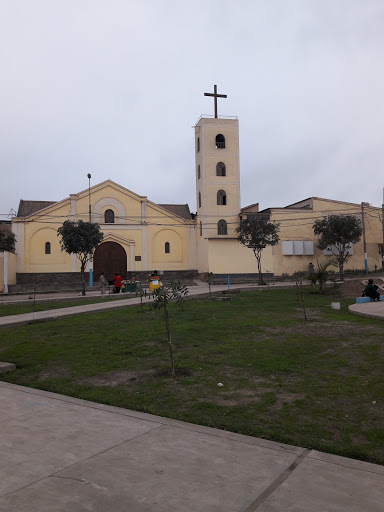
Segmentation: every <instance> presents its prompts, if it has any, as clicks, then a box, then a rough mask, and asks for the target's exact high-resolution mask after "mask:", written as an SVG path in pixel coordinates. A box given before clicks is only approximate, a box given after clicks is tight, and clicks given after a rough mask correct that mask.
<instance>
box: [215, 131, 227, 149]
mask: <svg viewBox="0 0 384 512" xmlns="http://www.w3.org/2000/svg"><path fill="white" fill-rule="evenodd" d="M216 148H217V149H224V148H225V138H224V135H222V134H221V133H219V134H218V135H216Z"/></svg>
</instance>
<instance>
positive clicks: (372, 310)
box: [348, 301, 384, 510]
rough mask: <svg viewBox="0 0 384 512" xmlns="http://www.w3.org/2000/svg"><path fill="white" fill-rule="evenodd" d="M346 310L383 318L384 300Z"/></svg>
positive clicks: (350, 307) (357, 305)
mask: <svg viewBox="0 0 384 512" xmlns="http://www.w3.org/2000/svg"><path fill="white" fill-rule="evenodd" d="M348 311H349V312H350V313H352V314H353V315H358V316H366V317H368V318H376V319H378V320H384V301H380V302H364V303H363V304H352V305H351V306H349V307H348ZM383 510H384V507H383Z"/></svg>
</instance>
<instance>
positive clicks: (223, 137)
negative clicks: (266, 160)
mask: <svg viewBox="0 0 384 512" xmlns="http://www.w3.org/2000/svg"><path fill="white" fill-rule="evenodd" d="M214 90H215V92H214V94H211V93H205V95H206V96H213V97H214V99H215V117H209V116H201V117H200V119H199V120H198V121H197V123H196V125H195V151H196V201H197V245H198V270H199V272H211V271H213V267H212V264H211V265H210V259H212V258H213V257H215V256H214V255H215V254H216V253H217V252H218V250H219V249H218V248H219V244H220V242H218V240H222V239H236V238H237V234H236V231H235V229H236V228H237V227H238V225H239V213H240V162H239V123H238V119H237V118H235V117H224V116H221V117H219V116H218V115H217V98H218V97H219V98H220V97H224V98H226V95H220V94H217V87H216V85H215V89H214ZM220 246H222V244H220ZM222 256H224V255H222Z"/></svg>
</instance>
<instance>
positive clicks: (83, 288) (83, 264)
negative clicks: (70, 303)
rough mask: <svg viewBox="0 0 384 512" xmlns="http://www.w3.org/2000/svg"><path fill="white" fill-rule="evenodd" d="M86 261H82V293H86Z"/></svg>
mask: <svg viewBox="0 0 384 512" xmlns="http://www.w3.org/2000/svg"><path fill="white" fill-rule="evenodd" d="M84 270H85V262H83V261H82V262H81V295H85V279H84Z"/></svg>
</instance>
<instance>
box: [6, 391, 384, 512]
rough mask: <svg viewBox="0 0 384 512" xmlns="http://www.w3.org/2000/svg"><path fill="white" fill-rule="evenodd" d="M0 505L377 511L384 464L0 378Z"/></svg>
mask: <svg viewBox="0 0 384 512" xmlns="http://www.w3.org/2000/svg"><path fill="white" fill-rule="evenodd" d="M0 451H1V457H0V474H1V477H0V512H46V511H53V512H68V511H70V512H86V511H93V512H173V511H174V512H203V511H204V512H254V511H257V512H282V511H285V512H326V511H329V512H331V511H332V512H341V511H343V512H344V511H345V512H383V509H384V467H383V466H377V465H374V464H368V463H365V462H360V461H357V460H352V459H347V458H343V457H337V456H334V455H328V454H325V453H321V452H317V451H314V450H306V449H304V448H299V447H296V446H288V445H284V444H281V443H275V442H271V441H266V440H264V439H257V438H253V437H248V436H243V435H239V434H234V433H231V432H225V431H223V430H217V429H212V428H207V427H201V426H198V425H192V424H189V423H183V422H180V421H175V420H170V419H166V418H161V417H159V416H152V415H150V414H143V413H139V412H135V411H130V410H126V409H120V408H117V407H110V406H106V405H101V404H96V403H93V402H87V401H84V400H78V399H75V398H70V397H67V396H63V395H58V394H54V393H48V392H45V391H40V390H35V389H30V388H25V387H21V386H16V385H13V384H8V383H6V382H0Z"/></svg>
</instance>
